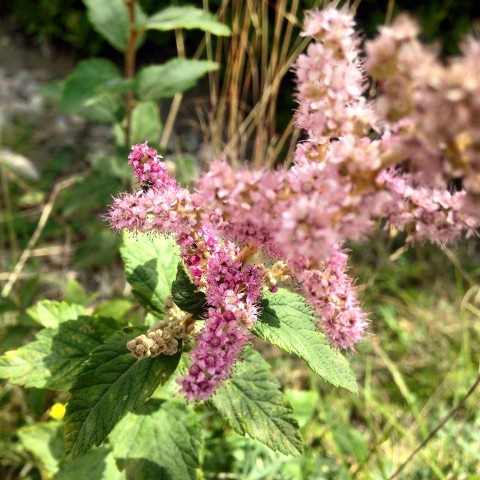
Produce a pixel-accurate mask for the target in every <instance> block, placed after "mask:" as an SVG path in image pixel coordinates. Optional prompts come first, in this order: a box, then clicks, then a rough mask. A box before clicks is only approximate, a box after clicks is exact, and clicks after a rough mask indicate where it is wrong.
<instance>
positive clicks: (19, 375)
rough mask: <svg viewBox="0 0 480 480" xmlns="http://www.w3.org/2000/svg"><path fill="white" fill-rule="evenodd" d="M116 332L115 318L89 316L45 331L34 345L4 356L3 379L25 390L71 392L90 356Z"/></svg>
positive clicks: (1, 362)
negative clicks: (76, 378) (39, 389)
mask: <svg viewBox="0 0 480 480" xmlns="http://www.w3.org/2000/svg"><path fill="white" fill-rule="evenodd" d="M116 330H118V324H117V322H116V321H115V320H113V319H111V318H100V317H87V316H82V317H79V318H78V319H77V320H69V321H67V322H63V323H61V324H60V325H59V326H58V327H55V328H46V329H44V330H41V331H40V332H38V333H37V336H36V339H35V340H34V341H33V342H30V343H27V344H26V345H24V346H23V347H20V348H19V349H18V350H11V351H9V352H6V353H5V354H4V355H2V356H1V357H0V378H8V380H9V381H10V382H11V383H14V384H17V385H24V386H25V387H34V388H50V389H53V390H68V388H70V386H71V385H72V384H73V382H74V381H75V376H76V375H77V374H78V372H79V371H80V366H81V364H82V363H83V362H84V361H85V359H86V358H87V357H88V354H89V353H90V352H91V351H92V350H93V349H95V348H96V347H98V346H99V345H101V344H102V343H103V341H104V340H105V339H106V338H108V337H109V336H110V335H112V333H114V332H115V331H116Z"/></svg>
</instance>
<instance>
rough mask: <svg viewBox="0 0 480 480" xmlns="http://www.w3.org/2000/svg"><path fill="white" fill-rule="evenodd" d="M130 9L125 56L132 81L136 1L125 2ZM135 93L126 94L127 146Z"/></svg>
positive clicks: (135, 32) (126, 71) (134, 56)
mask: <svg viewBox="0 0 480 480" xmlns="http://www.w3.org/2000/svg"><path fill="white" fill-rule="evenodd" d="M125 5H126V7H127V9H128V46H127V50H126V52H125V55H124V63H125V69H124V73H125V78H126V79H127V80H131V79H132V78H133V77H134V76H135V59H136V43H137V38H138V35H139V32H138V30H137V28H136V27H135V0H125ZM133 103H134V102H133V91H132V90H129V91H128V92H127V93H126V94H125V115H126V119H127V121H126V125H125V146H126V147H128V146H130V136H131V127H132V111H133Z"/></svg>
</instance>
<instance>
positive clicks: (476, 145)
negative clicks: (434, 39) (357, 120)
mask: <svg viewBox="0 0 480 480" xmlns="http://www.w3.org/2000/svg"><path fill="white" fill-rule="evenodd" d="M419 33H420V31H419V28H418V26H417V24H416V22H415V21H414V20H412V19H411V18H410V17H408V16H406V15H401V16H399V17H398V18H397V19H396V20H395V22H394V23H393V24H392V25H391V26H388V27H386V26H385V27H382V28H381V29H380V35H379V36H378V37H377V38H376V39H374V40H372V41H370V42H367V44H366V53H367V56H366V63H365V67H366V70H367V71H368V73H369V74H370V75H371V76H372V77H373V78H375V80H376V81H377V91H378V93H379V96H378V98H377V101H376V105H377V111H378V114H379V116H380V118H382V120H383V122H385V123H386V124H387V125H388V126H389V128H393V129H397V131H398V138H397V151H398V154H399V155H401V156H402V157H403V158H405V159H406V158H408V159H409V161H410V162H411V164H412V166H413V167H415V169H416V170H417V171H418V172H420V173H422V174H423V181H424V182H425V183H429V184H430V185H436V186H443V187H445V181H449V180H450V179H460V178H463V186H464V187H465V189H466V190H467V192H468V193H469V197H470V199H469V201H470V203H471V204H472V201H474V203H476V204H477V205H478V199H479V195H480V175H479V173H480V41H479V40H478V39H474V38H469V39H467V40H466V41H465V42H464V44H463V46H462V53H463V55H461V56H459V57H454V58H451V59H449V60H448V61H447V62H445V63H444V62H441V61H440V60H439V58H438V52H437V49H436V48H432V47H430V48H429V47H426V46H424V45H423V44H422V43H420V41H419V39H418V36H419ZM399 124H400V125H401V128H398V125H399Z"/></svg>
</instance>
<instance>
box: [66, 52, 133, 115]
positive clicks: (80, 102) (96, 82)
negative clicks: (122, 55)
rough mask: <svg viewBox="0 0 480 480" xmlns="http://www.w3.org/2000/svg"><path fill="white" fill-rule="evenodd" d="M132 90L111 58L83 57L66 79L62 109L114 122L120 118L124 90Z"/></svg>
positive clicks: (69, 112) (68, 112)
mask: <svg viewBox="0 0 480 480" xmlns="http://www.w3.org/2000/svg"><path fill="white" fill-rule="evenodd" d="M128 89H130V84H129V83H128V82H127V81H126V80H124V79H123V77H122V74H121V73H120V71H119V70H118V68H117V67H116V66H115V65H114V64H113V63H112V62H110V61H109V60H104V59H100V58H91V59H88V60H83V61H82V62H80V63H79V64H78V65H77V66H76V67H75V70H74V71H73V72H72V73H71V74H70V76H69V77H68V78H67V80H66V81H65V86H64V88H63V91H62V100H61V102H60V109H61V111H62V112H63V113H66V114H77V115H81V116H82V117H84V118H86V119H87V120H91V121H94V122H101V123H114V122H115V121H116V120H117V119H118V118H121V116H120V114H121V110H122V107H123V98H122V95H121V94H122V93H123V92H125V91H126V90H128Z"/></svg>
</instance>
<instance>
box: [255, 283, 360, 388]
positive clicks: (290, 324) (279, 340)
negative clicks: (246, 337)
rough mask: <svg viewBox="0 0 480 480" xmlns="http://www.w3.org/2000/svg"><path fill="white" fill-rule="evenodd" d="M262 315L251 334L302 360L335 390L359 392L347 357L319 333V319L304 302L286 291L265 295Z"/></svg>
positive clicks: (298, 296) (266, 292)
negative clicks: (317, 320)
mask: <svg viewBox="0 0 480 480" xmlns="http://www.w3.org/2000/svg"><path fill="white" fill-rule="evenodd" d="M261 303H262V314H261V315H260V317H259V319H258V321H257V322H255V324H254V326H253V329H252V332H253V333H254V334H255V335H257V336H258V337H260V338H263V339H264V340H266V341H267V342H270V343H271V344H272V345H276V346H277V347H279V348H281V349H282V350H285V351H286V352H288V353H293V354H294V355H297V356H298V357H300V358H303V359H304V360H305V361H306V362H307V364H308V366H309V367H310V368H311V369H312V370H313V371H314V372H315V373H318V374H319V375H320V376H321V377H322V378H323V379H324V380H326V381H327V382H329V383H331V384H332V385H334V386H335V387H343V388H346V389H347V390H349V391H351V392H354V393H357V391H358V387H357V382H356V380H355V375H354V373H353V372H352V369H351V368H350V365H349V363H348V362H347V360H346V359H345V357H344V356H343V355H342V354H341V353H340V352H339V351H338V350H336V349H334V348H332V347H331V346H330V345H329V344H328V343H327V341H326V340H325V337H324V335H322V334H321V333H319V332H317V331H316V319H315V316H314V314H313V312H312V311H311V309H310V307H309V306H308V305H307V304H306V303H305V300H304V299H303V298H302V297H301V296H300V295H297V294H295V293H292V292H289V291H288V290H285V289H283V288H281V289H279V290H278V292H277V293H270V292H268V291H265V292H264V297H263V300H262V302H261Z"/></svg>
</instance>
